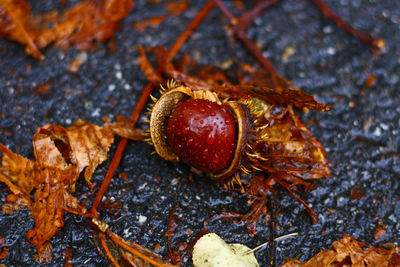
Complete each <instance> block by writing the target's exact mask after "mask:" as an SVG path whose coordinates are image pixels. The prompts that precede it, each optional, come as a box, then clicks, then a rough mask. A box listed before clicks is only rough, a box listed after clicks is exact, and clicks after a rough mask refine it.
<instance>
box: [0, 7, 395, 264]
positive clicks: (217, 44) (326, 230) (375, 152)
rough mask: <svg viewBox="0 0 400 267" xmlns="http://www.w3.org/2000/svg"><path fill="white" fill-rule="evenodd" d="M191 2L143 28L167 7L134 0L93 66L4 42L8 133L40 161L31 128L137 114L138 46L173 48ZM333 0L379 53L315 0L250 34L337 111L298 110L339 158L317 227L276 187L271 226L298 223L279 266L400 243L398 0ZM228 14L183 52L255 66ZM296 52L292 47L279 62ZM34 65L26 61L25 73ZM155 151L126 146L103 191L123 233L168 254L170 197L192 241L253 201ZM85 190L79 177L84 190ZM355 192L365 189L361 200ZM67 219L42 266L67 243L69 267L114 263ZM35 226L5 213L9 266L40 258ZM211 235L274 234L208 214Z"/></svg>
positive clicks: (284, 70) (320, 201) (318, 207)
mask: <svg viewBox="0 0 400 267" xmlns="http://www.w3.org/2000/svg"><path fill="white" fill-rule="evenodd" d="M32 2H33V1H32ZM192 2H195V3H192V4H191V6H190V8H189V9H188V10H187V11H186V12H185V13H184V14H183V15H182V16H180V17H171V18H169V19H167V20H166V22H165V23H163V24H162V26H161V27H158V28H151V29H147V30H146V31H145V32H142V33H139V32H137V31H136V30H135V29H134V28H133V26H132V23H133V22H134V21H138V20H142V19H144V18H149V17H152V16H155V15H160V14H163V13H164V12H165V11H164V10H162V9H157V8H154V6H153V5H150V4H148V3H146V2H145V1H137V3H136V6H135V7H134V9H133V11H132V12H131V14H130V15H129V16H128V17H127V18H125V20H124V21H123V23H122V25H123V29H122V31H120V32H117V34H116V47H117V51H116V52H114V53H111V52H109V51H108V49H107V45H105V44H99V48H98V50H97V51H94V52H90V53H87V54H86V55H84V56H87V59H86V61H85V63H84V64H83V65H82V66H81V68H80V69H79V72H77V73H74V74H72V73H69V72H68V64H69V62H71V61H72V60H73V59H75V58H76V57H77V56H78V55H79V54H80V53H81V52H79V51H76V50H74V49H70V50H69V51H68V52H66V53H64V52H62V51H60V50H58V49H55V48H48V49H45V50H43V52H44V55H45V56H46V60H44V61H42V62H39V61H37V60H35V59H33V58H31V57H29V56H27V55H25V54H24V49H23V47H22V46H21V45H19V44H16V43H13V42H9V41H6V40H0V63H1V68H0V114H5V116H4V118H3V117H1V118H0V127H1V128H0V142H2V143H3V144H5V145H7V146H8V147H9V148H10V149H12V150H13V151H15V152H18V153H20V154H22V155H24V156H26V157H29V158H32V157H33V148H32V144H31V140H32V135H33V134H34V133H35V131H36V128H38V127H39V126H42V125H44V124H46V123H52V124H61V125H64V126H70V125H72V124H73V123H74V122H75V121H76V120H78V119H84V120H87V121H89V122H91V123H97V124H101V123H102V121H101V118H102V117H104V116H107V117H109V118H115V116H116V115H118V114H122V115H125V116H129V114H130V112H131V111H132V109H133V107H134V106H135V103H136V101H137V100H138V98H139V95H140V90H141V88H142V87H143V86H144V85H145V84H146V79H145V78H144V76H143V74H142V73H141V71H140V69H139V66H138V63H137V58H138V51H137V46H138V44H142V45H143V46H144V47H149V46H155V45H164V46H170V45H171V44H172V43H173V42H174V40H175V39H176V38H177V36H178V35H179V33H180V32H181V31H182V30H183V29H184V28H185V26H186V25H187V24H188V22H189V21H190V20H191V18H193V16H194V15H195V14H196V12H197V10H199V8H200V7H201V5H202V3H203V2H204V1H192ZM326 2H327V3H328V4H330V6H331V7H332V8H333V9H334V10H335V11H336V12H337V13H338V14H340V15H341V16H342V17H343V18H344V19H345V20H346V21H349V22H350V23H351V24H352V25H354V26H355V27H357V28H360V29H363V30H365V31H367V32H370V33H372V34H373V35H374V36H378V37H381V38H384V39H385V40H386V42H387V49H386V51H384V52H383V53H381V54H380V55H379V56H377V57H374V56H372V53H371V50H370V49H369V47H367V46H366V45H364V44H361V43H359V42H358V41H357V40H355V39H354V38H352V37H350V36H348V35H347V34H345V33H343V32H342V31H341V30H340V29H338V28H336V27H335V26H334V25H333V24H332V23H330V22H326V21H324V20H323V19H322V17H321V15H320V13H319V11H318V10H317V8H316V7H315V6H314V5H313V4H312V2H311V1H307V0H299V1H290V0H286V1H285V0H284V1H281V2H279V3H278V4H276V5H275V6H274V7H273V8H271V9H270V10H269V11H267V12H266V13H264V15H262V16H261V17H260V18H258V19H256V21H255V23H254V24H253V25H252V27H251V28H250V29H249V31H248V33H249V36H250V37H251V38H252V39H253V40H255V41H256V42H257V43H258V44H260V46H261V47H262V51H263V53H264V55H265V56H267V57H269V58H270V59H271V61H272V63H273V64H274V65H275V66H276V68H277V70H278V71H279V72H280V73H281V74H282V75H283V76H285V77H287V78H288V79H290V80H292V81H293V82H294V83H295V84H296V85H298V86H299V87H301V88H302V89H304V90H305V91H306V92H308V93H310V94H313V95H314V96H315V97H316V98H317V99H318V100H319V101H321V102H323V103H326V104H329V105H331V106H332V109H331V111H329V112H326V113H315V112H310V113H308V114H305V115H303V116H302V119H303V121H305V122H307V124H308V125H309V128H310V129H311V132H312V134H313V135H314V136H315V137H316V138H317V139H318V140H319V141H320V142H321V143H322V144H323V145H324V146H325V148H326V150H327V152H328V158H329V159H330V160H331V161H332V165H331V166H330V169H331V172H332V175H331V176H330V178H329V179H328V180H322V181H321V186H320V187H319V188H317V189H316V190H314V191H312V192H306V193H304V194H301V196H302V198H303V199H304V200H305V201H306V202H307V203H309V204H310V206H312V208H313V209H314V211H315V212H316V213H318V218H319V222H318V223H317V224H315V225H312V224H311V221H310V218H309V217H308V215H307V213H306V212H305V210H304V208H303V207H302V206H300V205H299V204H298V203H297V201H296V200H295V199H294V198H293V197H291V196H290V195H289V194H288V193H287V192H285V191H284V190H282V191H281V193H280V194H278V195H277V196H276V201H277V203H278V204H277V210H278V214H279V215H278V216H277V225H278V227H277V229H276V235H277V236H279V235H284V234H288V233H291V232H298V233H299V236H298V237H296V238H292V239H289V240H286V241H282V242H279V243H278V244H277V254H276V257H277V264H282V263H283V262H284V260H285V259H287V258H291V257H296V256H300V259H301V260H306V259H309V258H310V257H311V256H312V255H314V254H315V253H317V252H319V251H321V250H323V249H326V248H329V247H330V246H331V243H332V242H333V241H335V240H338V239H339V238H340V237H341V236H342V235H343V234H348V235H352V236H354V237H356V238H357V239H358V240H359V241H362V242H366V243H369V244H372V245H376V244H377V243H380V242H395V243H396V244H397V245H399V240H400V222H399V220H400V194H399V192H400V179H399V177H400V160H399V146H400V136H399V128H400V107H399V103H400V45H399V44H400V5H399V4H398V3H397V1H396V0H387V1H374V0H370V1H359V0H358V1H348V0H341V1H333V0H330V1H326ZM57 3H58V1H52V2H48V1H46V2H45V1H35V5H34V7H33V10H34V11H35V12H38V11H39V10H51V9H53V8H54V7H55V6H56V4H57ZM224 23H226V21H222V20H221V16H220V13H219V11H217V10H214V11H212V12H211V14H209V16H208V17H207V19H206V20H205V22H204V23H203V24H202V25H201V27H200V28H199V29H198V30H197V31H196V32H195V34H194V35H193V37H192V38H191V39H190V40H189V41H188V42H187V44H186V45H185V46H184V47H183V50H184V51H185V52H188V53H190V54H192V55H194V56H195V57H196V58H198V59H200V63H202V64H211V65H219V64H221V63H222V62H224V61H226V60H229V59H231V58H237V59H238V60H239V61H245V62H249V63H253V60H252V59H251V58H249V56H248V55H247V54H246V52H244V50H243V49H242V48H241V47H240V46H238V47H237V49H236V50H235V51H231V50H230V49H226V47H227V46H228V38H227V36H226V33H225V32H224V30H223V29H222V25H224ZM288 48H289V49H293V50H294V53H293V55H291V56H290V57H288V58H287V60H286V62H283V61H284V60H283V57H282V56H283V54H284V53H285V51H287V50H288ZM81 56H82V55H81ZM27 65H30V66H31V71H30V72H29V73H28V72H26V67H27ZM371 74H372V75H375V76H376V81H375V83H374V84H373V85H372V86H370V87H368V86H366V85H365V82H366V81H367V79H368V77H369V76H370V75H371ZM40 84H47V85H48V86H49V87H50V89H51V91H50V93H48V94H43V95H37V94H35V93H34V92H33V91H32V89H34V88H36V87H37V86H38V85H40ZM140 126H141V127H145V124H144V123H143V122H141V123H140ZM113 149H115V145H114V146H113ZM112 151H114V150H112ZM151 152H152V148H151V147H149V146H148V145H147V144H145V143H135V142H130V143H129V144H128V147H127V149H126V151H125V155H124V157H123V159H122V161H121V164H120V166H119V168H118V170H117V173H120V172H126V173H127V174H128V176H127V177H128V179H127V180H126V181H125V180H123V179H121V177H118V176H116V177H115V178H114V179H113V181H112V183H111V186H110V188H109V191H108V192H107V195H106V197H107V198H109V199H112V200H114V201H117V202H121V203H123V206H122V209H121V210H120V211H121V213H120V214H118V213H108V212H103V213H102V214H101V217H102V218H103V219H104V220H105V221H106V222H108V223H109V224H110V225H111V227H112V229H113V230H114V231H115V232H116V233H118V234H120V235H121V236H123V237H124V238H126V239H129V240H133V241H136V242H138V243H139V244H142V245H144V246H146V247H149V248H154V247H156V246H157V244H160V248H159V250H158V252H159V253H160V254H161V255H163V256H166V255H167V252H168V251H167V247H166V244H167V243H166V236H165V232H166V228H167V224H168V216H169V214H170V212H171V210H172V208H173V207H174V205H175V203H177V202H179V203H180V208H181V209H180V210H179V212H178V214H179V215H180V217H181V220H179V226H178V229H177V235H176V237H175V238H174V239H173V242H174V244H177V243H178V242H180V241H185V240H189V241H190V240H192V239H193V238H194V237H195V236H196V235H197V234H198V232H199V230H200V229H201V227H202V222H203V221H204V220H205V219H207V218H209V217H210V216H212V215H213V214H216V213H220V212H222V211H236V212H246V211H248V210H249V206H248V205H247V204H246V200H245V199H243V198H237V197H236V195H235V194H232V193H229V192H226V191H224V190H221V189H220V188H219V187H218V186H217V185H216V184H215V183H214V182H213V181H211V180H209V179H207V178H205V177H197V176H194V179H193V180H189V179H188V174H189V169H188V167H186V166H184V165H182V164H175V163H170V162H166V161H164V160H162V159H160V158H159V157H158V156H151V155H150V153H151ZM112 154H113V153H110V157H109V159H110V158H111V157H112ZM109 163H110V160H108V161H107V162H105V163H104V164H103V165H101V166H100V167H99V168H98V170H97V171H96V172H95V175H94V177H93V178H92V179H93V181H97V182H100V181H101V180H102V179H103V177H104V175H105V172H106V170H107V167H108V166H109ZM4 189H5V186H4V185H0V205H1V204H3V203H4V202H5V197H6V195H7V192H6V191H5V190H4ZM87 190H88V189H87V187H86V185H85V183H84V181H83V179H82V181H80V182H79V183H78V186H77V193H76V195H79V194H81V193H83V192H86V191H87ZM354 190H356V191H354ZM352 192H353V196H354V192H361V193H363V194H361V195H363V196H361V197H359V198H356V199H352ZM64 221H65V227H64V228H63V229H62V230H61V231H60V232H59V233H58V234H57V235H56V236H55V237H54V238H53V239H52V240H51V242H52V244H53V253H54V255H53V260H52V261H51V262H50V263H48V264H47V265H48V266H59V265H62V264H63V263H64V257H63V254H62V252H63V251H64V250H65V249H66V248H70V249H71V250H72V263H73V265H76V266H79V265H86V266H99V265H105V264H106V262H105V261H104V259H103V258H102V257H101V256H100V255H99V254H98V252H97V250H96V247H95V245H94V243H93V240H92V237H91V236H90V235H88V233H90V232H91V229H90V228H89V227H88V225H87V221H86V219H84V218H81V217H78V216H75V215H71V214H67V215H66V216H65V219H64ZM381 222H382V223H383V224H385V225H386V227H385V229H386V234H385V235H384V236H383V237H382V238H380V239H379V240H375V239H374V237H373V236H374V232H375V229H376V227H377V226H378V225H379V224H380V223H381ZM32 226H33V220H32V219H31V218H30V216H29V212H28V211H27V210H22V211H20V212H16V213H15V214H14V215H12V216H9V215H5V214H4V213H2V212H0V229H1V230H0V235H1V236H3V237H4V238H5V240H6V245H7V246H8V247H9V249H10V252H9V254H8V255H7V258H6V259H5V260H2V261H0V263H4V264H6V265H7V266H22V265H29V266H35V265H38V264H36V263H35V262H34V258H33V256H34V254H35V248H34V246H33V245H31V244H30V243H28V242H27V241H26V240H25V234H26V232H27V231H28V229H30V228H31V227H32ZM210 230H211V231H213V232H216V233H218V234H219V235H220V236H221V237H223V238H224V239H225V240H227V241H229V242H240V243H244V244H246V245H248V246H250V247H254V246H256V245H258V244H260V243H262V242H265V241H266V240H268V237H269V235H270V232H269V225H268V224H267V223H266V222H265V221H263V222H260V223H258V225H257V230H258V234H257V235H256V236H255V237H254V238H251V237H250V236H249V235H248V234H247V230H246V228H245V226H244V225H236V224H232V223H229V222H227V221H224V220H215V221H213V222H211V224H210ZM256 256H257V259H258V260H259V262H260V264H261V265H262V266H266V265H267V263H268V262H269V260H268V259H269V254H268V250H262V251H260V252H258V253H257V254H256ZM186 265H187V266H190V263H189V262H188V263H187V264H186Z"/></svg>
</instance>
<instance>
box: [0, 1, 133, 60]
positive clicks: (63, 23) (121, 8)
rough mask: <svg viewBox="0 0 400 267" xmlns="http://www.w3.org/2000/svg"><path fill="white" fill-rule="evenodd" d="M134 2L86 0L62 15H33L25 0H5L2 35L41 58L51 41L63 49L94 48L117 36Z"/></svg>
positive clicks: (1, 5) (0, 3)
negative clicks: (43, 50) (41, 51)
mask: <svg viewBox="0 0 400 267" xmlns="http://www.w3.org/2000/svg"><path fill="white" fill-rule="evenodd" d="M133 6H134V0H119V1H117V0H98V1H90V0H86V1H82V2H81V3H79V4H77V5H75V6H74V7H72V8H70V9H67V10H66V11H65V12H64V13H63V14H62V15H58V13H57V12H54V11H51V12H49V13H44V14H39V15H35V16H33V15H32V14H31V9H30V6H29V4H28V3H27V2H26V1H25V0H15V1H11V0H1V1H0V37H6V38H8V39H11V40H14V41H16V42H19V43H21V44H23V45H25V47H26V49H25V51H26V53H27V54H30V55H32V56H34V57H35V58H38V59H43V58H44V57H43V55H42V54H41V53H40V51H39V49H38V48H44V47H46V46H48V45H49V44H51V43H54V44H55V45H56V46H58V47H60V48H62V49H67V48H68V47H70V46H75V47H77V48H78V49H81V50H93V49H95V48H96V42H105V41H107V40H109V39H111V38H113V36H114V32H115V31H116V30H117V29H118V24H119V22H120V21H121V20H122V19H123V18H124V17H126V16H127V15H128V14H129V12H130V11H131V9H132V8H133Z"/></svg>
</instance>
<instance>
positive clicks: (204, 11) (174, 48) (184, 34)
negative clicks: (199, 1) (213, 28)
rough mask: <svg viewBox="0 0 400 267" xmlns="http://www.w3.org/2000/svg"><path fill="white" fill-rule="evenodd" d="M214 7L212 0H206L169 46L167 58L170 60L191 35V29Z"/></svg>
mask: <svg viewBox="0 0 400 267" xmlns="http://www.w3.org/2000/svg"><path fill="white" fill-rule="evenodd" d="M213 8H214V2H213V1H212V0H210V1H208V2H207V3H206V4H205V5H204V6H203V8H202V9H200V11H199V12H198V13H197V15H196V17H195V18H194V19H193V20H192V21H191V22H190V24H189V25H188V26H187V27H186V29H185V31H184V32H182V33H181V35H180V36H179V37H178V39H177V40H176V41H175V43H174V44H173V45H172V46H171V48H170V49H169V51H168V60H172V59H173V58H174V57H175V55H176V54H177V53H178V51H179V50H180V49H181V47H182V46H183V44H184V43H185V42H186V41H187V39H188V38H189V37H190V35H192V33H193V30H194V29H195V28H197V26H199V24H200V23H201V21H202V20H203V19H204V18H205V17H206V16H207V15H208V13H209V12H210V11H211V10H212V9H213Z"/></svg>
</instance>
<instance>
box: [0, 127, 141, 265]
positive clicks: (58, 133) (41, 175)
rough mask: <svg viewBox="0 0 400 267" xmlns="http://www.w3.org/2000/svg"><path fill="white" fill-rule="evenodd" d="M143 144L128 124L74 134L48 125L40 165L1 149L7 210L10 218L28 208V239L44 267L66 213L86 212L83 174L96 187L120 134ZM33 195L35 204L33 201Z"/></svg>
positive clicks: (39, 140)
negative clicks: (78, 188) (79, 192)
mask: <svg viewBox="0 0 400 267" xmlns="http://www.w3.org/2000/svg"><path fill="white" fill-rule="evenodd" d="M118 133H120V134H122V135H123V136H124V137H129V138H132V139H134V140H142V139H143V134H142V132H141V131H139V130H136V129H134V128H133V125H132V123H129V121H128V120H125V121H123V122H122V121H118V122H115V123H111V122H109V121H108V120H105V123H104V125H103V126H97V125H94V124H90V123H88V122H85V121H78V122H76V123H75V124H74V125H73V126H71V127H69V128H64V127H62V126H60V125H50V124H47V125H45V126H43V127H41V128H39V129H38V130H37V132H36V134H35V135H34V136H33V147H34V154H35V159H36V160H29V159H26V158H24V157H22V156H20V155H18V154H15V153H13V152H11V151H10V150H9V149H8V148H7V147H5V146H4V145H2V144H1V143H0V152H2V165H1V168H0V182H3V183H5V184H6V185H7V186H8V187H9V189H10V191H11V192H12V193H11V194H10V195H9V196H7V201H8V203H6V204H5V205H3V207H2V209H3V211H4V212H7V213H9V214H10V213H12V212H13V211H15V210H18V209H21V208H22V207H25V206H27V207H28V208H29V209H30V210H31V217H32V218H33V219H34V220H35V227H34V228H33V229H30V230H29V231H28V233H27V234H26V238H27V240H28V241H29V242H30V243H32V244H34V245H35V246H36V249H37V251H38V253H37V255H36V256H35V259H36V260H37V261H39V262H41V263H44V262H48V261H49V260H50V259H51V244H50V242H49V240H50V239H51V238H52V237H53V236H54V235H55V234H56V233H57V232H58V231H59V230H60V229H61V228H62V227H63V225H64V222H63V217H64V213H65V211H69V212H72V213H76V214H84V213H85V212H86V208H85V207H83V206H82V205H80V204H79V202H78V200H77V199H76V198H75V197H74V196H73V195H72V193H74V191H75V183H76V181H77V179H78V178H79V175H80V173H81V172H83V171H84V176H85V179H86V181H87V183H88V185H89V186H91V182H90V178H91V177H92V175H93V172H94V171H95V169H96V167H97V166H98V165H99V164H101V163H102V162H103V161H104V160H106V158H107V152H108V150H109V148H110V146H111V144H112V142H113V140H114V135H115V134H118ZM31 194H33V199H32V198H31Z"/></svg>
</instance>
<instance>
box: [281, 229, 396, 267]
mask: <svg viewBox="0 0 400 267" xmlns="http://www.w3.org/2000/svg"><path fill="white" fill-rule="evenodd" d="M332 245H333V247H332V248H330V249H327V250H324V251H322V252H320V253H318V254H317V255H315V256H314V257H312V258H311V259H310V260H309V261H307V262H301V261H299V260H290V261H288V262H287V263H285V264H283V265H281V266H280V267H300V266H301V267H314V266H315V267H336V266H354V267H358V266H359V267H361V266H363V267H369V266H371V267H372V266H373V267H377V266H381V267H383V266H387V267H395V266H400V248H399V247H395V246H394V245H393V244H386V245H385V246H383V247H381V248H376V247H369V248H364V249H363V248H362V247H363V246H364V244H363V243H361V242H358V241H357V240H356V239H355V238H354V237H351V236H344V237H343V238H342V239H341V240H339V241H335V242H333V244H332Z"/></svg>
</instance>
